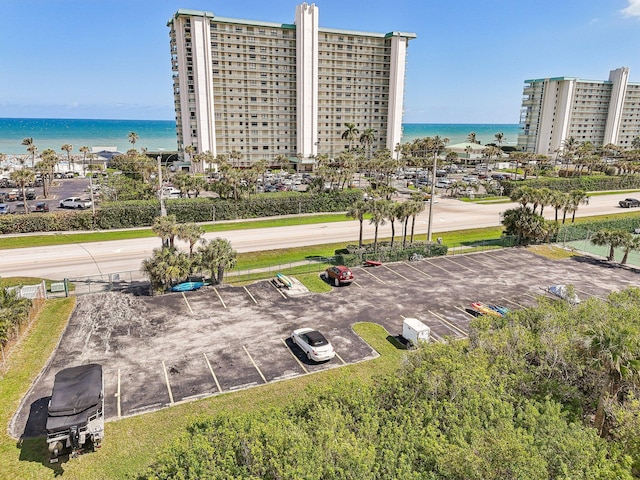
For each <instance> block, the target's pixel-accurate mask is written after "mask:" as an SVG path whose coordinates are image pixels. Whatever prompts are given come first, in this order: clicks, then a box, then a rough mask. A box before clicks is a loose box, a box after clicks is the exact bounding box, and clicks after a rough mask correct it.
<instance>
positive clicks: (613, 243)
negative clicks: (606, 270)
mask: <svg viewBox="0 0 640 480" xmlns="http://www.w3.org/2000/svg"><path fill="white" fill-rule="evenodd" d="M623 242H624V236H623V235H622V232H616V231H611V230H598V231H597V232H595V233H594V234H593V236H592V237H591V243H593V244H594V245H596V246H598V247H606V246H608V247H609V255H608V256H607V261H608V262H611V261H613V258H614V256H615V249H616V248H617V247H620V246H621V245H622V244H623Z"/></svg>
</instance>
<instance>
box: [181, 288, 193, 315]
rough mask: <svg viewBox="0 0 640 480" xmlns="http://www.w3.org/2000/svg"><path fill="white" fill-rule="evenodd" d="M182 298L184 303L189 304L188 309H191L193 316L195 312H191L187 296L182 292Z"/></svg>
mask: <svg viewBox="0 0 640 480" xmlns="http://www.w3.org/2000/svg"><path fill="white" fill-rule="evenodd" d="M182 298H184V303H186V304H187V307H188V308H189V311H190V312H191V315H193V310H191V305H189V300H187V296H186V295H185V294H184V292H182Z"/></svg>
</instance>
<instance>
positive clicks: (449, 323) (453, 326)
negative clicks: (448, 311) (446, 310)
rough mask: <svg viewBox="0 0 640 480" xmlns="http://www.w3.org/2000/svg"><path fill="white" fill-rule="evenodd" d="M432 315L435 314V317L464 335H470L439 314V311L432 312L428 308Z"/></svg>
mask: <svg viewBox="0 0 640 480" xmlns="http://www.w3.org/2000/svg"><path fill="white" fill-rule="evenodd" d="M427 311H428V312H429V313H430V314H431V315H433V316H434V317H436V318H438V319H439V320H440V321H441V322H444V323H445V324H446V325H448V326H449V327H451V329H453V330H456V331H458V332H459V333H460V334H462V336H463V337H469V334H467V333H466V332H465V331H464V330H462V329H460V328H458V327H456V326H455V325H454V324H453V323H451V322H449V321H448V320H446V319H445V318H443V317H441V316H440V315H438V314H437V313H434V312H432V311H431V310H427Z"/></svg>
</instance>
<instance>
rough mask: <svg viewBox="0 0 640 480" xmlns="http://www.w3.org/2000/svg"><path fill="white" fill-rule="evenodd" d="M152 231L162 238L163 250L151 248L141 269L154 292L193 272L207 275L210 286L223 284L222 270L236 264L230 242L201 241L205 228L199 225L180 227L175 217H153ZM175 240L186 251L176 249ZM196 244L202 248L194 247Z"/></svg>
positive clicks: (216, 239) (235, 255) (223, 240)
mask: <svg viewBox="0 0 640 480" xmlns="http://www.w3.org/2000/svg"><path fill="white" fill-rule="evenodd" d="M152 230H153V232H154V233H155V234H156V235H158V236H159V237H160V238H161V240H162V247H161V248H157V249H154V250H153V254H152V256H151V258H148V259H145V260H143V261H142V265H141V267H140V269H141V271H142V272H143V273H144V274H146V275H147V276H148V277H149V279H150V280H151V285H152V289H153V290H156V291H163V290H165V289H166V288H167V287H169V286H171V285H173V284H175V283H179V282H181V281H184V280H186V279H187V278H188V277H189V276H191V275H194V274H196V273H208V274H209V278H210V279H211V281H212V282H213V283H222V282H223V279H224V273H225V271H227V270H228V269H230V268H233V267H235V265H236V261H237V252H236V251H235V250H233V248H232V247H231V242H229V241H228V240H226V239H224V238H214V239H213V240H210V241H206V240H204V239H203V238H202V236H203V234H204V229H203V228H202V227H201V226H199V225H196V224H191V223H183V224H179V223H177V221H176V217H175V215H168V216H165V217H158V218H156V221H155V223H154V225H153V227H152ZM176 240H182V241H185V242H187V243H188V245H189V252H188V253H187V252H183V251H181V250H179V249H178V248H177V247H176ZM198 243H200V244H201V245H199V246H198V247H197V248H196V245H198Z"/></svg>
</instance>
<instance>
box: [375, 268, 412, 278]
mask: <svg viewBox="0 0 640 480" xmlns="http://www.w3.org/2000/svg"><path fill="white" fill-rule="evenodd" d="M382 266H383V267H384V268H386V269H387V270H389V271H390V272H392V273H395V274H396V275H398V276H399V277H401V278H404V279H405V280H406V281H407V282H411V281H412V280H411V279H410V278H407V277H405V276H404V275H401V274H399V273H398V272H396V271H395V270H392V269H390V268H389V267H387V266H386V265H382Z"/></svg>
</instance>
